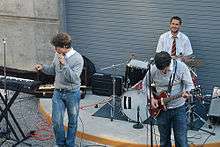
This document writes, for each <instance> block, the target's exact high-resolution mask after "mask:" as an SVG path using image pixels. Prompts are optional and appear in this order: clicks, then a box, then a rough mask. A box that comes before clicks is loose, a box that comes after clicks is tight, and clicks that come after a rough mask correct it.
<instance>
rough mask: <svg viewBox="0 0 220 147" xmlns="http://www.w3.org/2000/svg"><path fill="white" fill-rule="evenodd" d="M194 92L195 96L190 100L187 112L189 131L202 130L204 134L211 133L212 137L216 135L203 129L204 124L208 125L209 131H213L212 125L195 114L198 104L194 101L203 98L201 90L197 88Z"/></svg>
mask: <svg viewBox="0 0 220 147" xmlns="http://www.w3.org/2000/svg"><path fill="white" fill-rule="evenodd" d="M194 91H195V92H194V94H193V95H192V97H191V98H190V99H189V102H188V106H187V108H188V111H187V112H186V115H187V123H188V129H190V130H195V131H199V130H201V131H203V132H206V133H209V134H210V135H215V133H213V132H210V131H208V130H205V129H202V128H201V127H202V126H203V125H204V124H206V125H207V126H208V128H209V129H212V125H211V124H209V123H208V122H207V121H206V120H205V119H203V118H202V117H201V116H200V115H199V114H198V113H196V112H195V110H194V109H195V106H196V102H194V101H193V97H197V96H198V95H199V96H201V89H200V88H198V87H196V89H195V90H194Z"/></svg>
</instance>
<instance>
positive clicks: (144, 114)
mask: <svg viewBox="0 0 220 147" xmlns="http://www.w3.org/2000/svg"><path fill="white" fill-rule="evenodd" d="M121 105H122V113H123V114H125V115H126V116H127V117H128V120H129V121H135V122H137V114H138V111H139V120H140V122H143V121H145V120H146V119H147V118H148V117H149V115H148V109H147V96H146V94H144V93H143V92H142V91H140V90H129V91H126V92H125V93H124V94H123V95H122V103H121Z"/></svg>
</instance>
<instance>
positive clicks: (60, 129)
mask: <svg viewBox="0 0 220 147" xmlns="http://www.w3.org/2000/svg"><path fill="white" fill-rule="evenodd" d="M79 102H80V90H54V93H53V98H52V122H53V130H54V134H55V138H56V144H57V145H58V146H66V147H74V146H75V135H76V130H77V121H78V115H79ZM65 109H66V110H67V115H68V120H69V121H68V130H67V134H66V135H65V131H64V124H63V118H64V112H65Z"/></svg>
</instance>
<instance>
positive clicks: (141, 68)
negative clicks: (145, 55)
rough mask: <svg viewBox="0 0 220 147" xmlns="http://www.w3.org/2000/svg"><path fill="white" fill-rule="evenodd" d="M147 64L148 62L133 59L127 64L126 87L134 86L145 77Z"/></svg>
mask: <svg viewBox="0 0 220 147" xmlns="http://www.w3.org/2000/svg"><path fill="white" fill-rule="evenodd" d="M147 66H148V63H147V62H143V61H139V60H135V59H131V61H130V62H129V63H128V64H127V65H126V72H125V83H126V84H125V85H126V88H130V87H132V86H133V85H134V84H136V83H137V82H139V81H140V80H142V79H143V78H144V76H145V75H146V72H147Z"/></svg>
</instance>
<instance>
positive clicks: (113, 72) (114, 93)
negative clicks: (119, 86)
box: [101, 63, 124, 121]
mask: <svg viewBox="0 0 220 147" xmlns="http://www.w3.org/2000/svg"><path fill="white" fill-rule="evenodd" d="M121 65H124V63H121V64H112V65H111V66H108V67H105V68H102V69H101V70H106V69H112V85H113V86H112V96H111V97H112V101H111V102H108V104H109V105H110V106H111V110H110V111H111V112H110V114H111V117H110V120H111V121H113V119H114V116H115V105H116V92H115V91H116V78H115V76H116V75H115V72H116V71H115V70H116V68H117V67H119V66H121Z"/></svg>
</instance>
